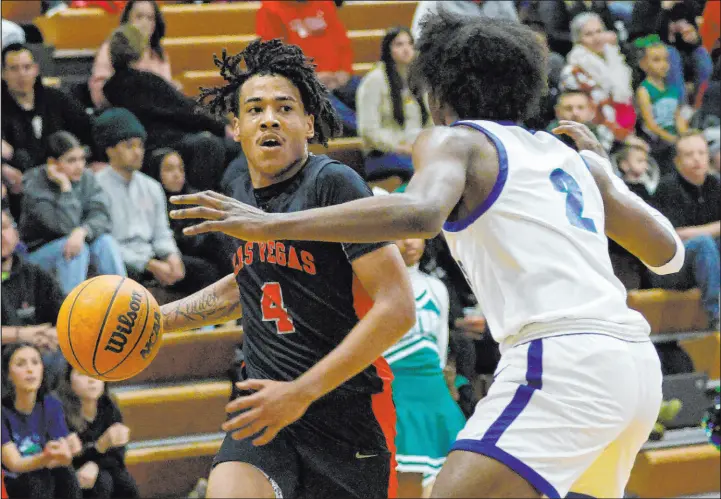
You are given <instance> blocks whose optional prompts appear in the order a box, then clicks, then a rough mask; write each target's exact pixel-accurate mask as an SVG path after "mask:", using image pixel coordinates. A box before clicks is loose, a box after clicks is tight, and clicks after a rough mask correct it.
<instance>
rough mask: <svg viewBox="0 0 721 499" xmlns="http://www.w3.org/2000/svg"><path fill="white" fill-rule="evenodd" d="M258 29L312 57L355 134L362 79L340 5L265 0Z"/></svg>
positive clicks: (350, 132)
mask: <svg viewBox="0 0 721 499" xmlns="http://www.w3.org/2000/svg"><path fill="white" fill-rule="evenodd" d="M255 32H256V34H257V35H258V36H259V37H261V38H262V39H263V40H272V39H273V38H281V39H282V40H283V41H284V42H286V43H289V44H292V45H298V46H299V47H300V48H301V49H302V50H303V53H305V55H306V56H308V57H311V58H313V60H314V62H315V64H316V71H317V72H318V78H319V79H320V81H321V82H323V84H324V85H325V86H326V87H327V88H328V90H330V92H331V94H330V96H329V97H330V100H331V104H333V107H334V108H335V109H336V111H337V112H338V114H339V115H340V117H341V119H342V120H343V133H344V135H346V136H354V135H355V134H356V131H357V130H358V126H357V124H356V110H355V109H354V106H355V103H356V99H355V94H356V89H357V88H358V84H359V83H360V79H359V78H358V77H357V76H354V75H353V48H352V47H351V43H350V39H349V38H348V33H347V32H346V29H345V26H343V23H342V22H341V20H340V18H339V17H338V11H337V7H336V6H335V5H334V4H333V3H332V2H324V1H317V0H307V1H304V0H301V1H284V2H277V1H275V0H262V1H261V2H260V8H259V9H258V13H257V14H256V19H255ZM193 185H195V186H196V187H198V188H200V186H199V185H197V184H196V183H193Z"/></svg>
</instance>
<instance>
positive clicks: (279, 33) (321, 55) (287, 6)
mask: <svg viewBox="0 0 721 499" xmlns="http://www.w3.org/2000/svg"><path fill="white" fill-rule="evenodd" d="M255 32H256V33H257V34H258V36H260V37H261V38H262V39H263V40H272V39H273V38H282V39H283V41H284V42H286V43H289V44H293V45H298V46H299V47H300V48H301V49H302V50H303V53H305V55H306V56H308V57H312V58H313V59H314V60H315V64H316V65H317V68H316V70H317V71H318V72H324V71H329V72H336V71H346V72H348V73H351V72H352V70H353V49H352V48H351V44H350V40H349V39H348V34H347V33H346V29H345V26H343V23H341V21H340V19H339V18H338V12H337V11H336V6H335V3H333V2H323V1H312V0H311V1H308V2H287V1H286V2H278V1H273V0H270V1H268V0H264V1H262V2H261V4H260V8H259V9H258V14H257V15H256V18H255Z"/></svg>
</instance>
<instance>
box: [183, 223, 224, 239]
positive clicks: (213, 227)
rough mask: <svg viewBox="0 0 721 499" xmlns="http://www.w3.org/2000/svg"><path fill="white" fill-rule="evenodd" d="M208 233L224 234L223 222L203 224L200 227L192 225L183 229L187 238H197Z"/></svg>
mask: <svg viewBox="0 0 721 499" xmlns="http://www.w3.org/2000/svg"><path fill="white" fill-rule="evenodd" d="M207 232H223V221H222V220H218V221H217V222H216V221H213V222H201V223H199V224H198V225H192V226H190V227H186V228H185V229H183V234H185V235H186V236H197V235H198V234H205V233H207Z"/></svg>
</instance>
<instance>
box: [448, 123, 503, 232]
mask: <svg viewBox="0 0 721 499" xmlns="http://www.w3.org/2000/svg"><path fill="white" fill-rule="evenodd" d="M460 125H463V126H468V127H471V128H474V129H476V130H478V131H479V132H481V133H483V134H484V135H485V136H486V137H488V138H489V139H491V141H492V142H493V145H494V146H496V151H498V178H497V179H496V183H495V184H493V188H492V189H491V192H490V194H489V195H488V197H487V198H486V199H485V200H484V201H483V202H482V203H481V204H480V205H478V206H477V207H476V208H475V209H474V210H473V211H472V212H471V214H470V215H468V216H467V217H466V218H464V219H462V220H456V221H455V222H445V223H444V224H443V230H445V231H448V232H460V231H462V230H463V229H465V228H466V227H468V226H469V225H471V224H472V223H473V222H475V221H476V220H478V218H480V216H481V215H483V214H484V213H485V212H487V211H488V210H489V209H490V208H491V206H493V203H495V202H496V200H497V199H498V197H499V196H500V195H501V192H502V191H503V187H504V186H505V185H506V180H507V179H508V153H507V152H506V148H505V147H504V146H503V143H502V142H501V140H500V139H499V138H498V137H496V136H495V135H494V134H493V133H491V132H490V131H488V130H486V129H485V128H483V127H482V126H480V125H478V124H477V123H472V122H470V121H457V122H455V123H453V124H452V125H451V126H460Z"/></svg>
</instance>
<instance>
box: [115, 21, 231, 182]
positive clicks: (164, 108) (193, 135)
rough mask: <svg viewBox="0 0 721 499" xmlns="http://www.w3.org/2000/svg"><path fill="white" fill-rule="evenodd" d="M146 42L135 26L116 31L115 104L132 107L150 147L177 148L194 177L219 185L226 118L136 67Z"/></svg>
mask: <svg viewBox="0 0 721 499" xmlns="http://www.w3.org/2000/svg"><path fill="white" fill-rule="evenodd" d="M143 43H144V41H143V37H142V34H141V33H140V31H139V30H138V29H137V28H135V27H134V26H132V25H129V24H125V25H123V26H121V27H119V28H117V29H116V30H115V31H114V32H113V35H112V36H111V37H110V57H111V60H112V63H113V68H114V69H115V73H114V74H113V76H112V77H110V79H109V80H108V81H107V82H106V83H105V87H104V90H105V96H106V97H107V99H108V100H109V101H110V103H111V104H112V105H113V106H116V107H122V108H125V109H127V110H129V111H130V112H131V113H133V114H134V115H135V116H136V117H137V119H138V120H140V123H142V124H143V127H144V128H145V130H146V131H147V133H148V136H147V140H146V142H145V147H146V149H147V150H148V151H153V150H155V149H157V148H159V147H172V148H173V149H176V150H177V151H179V152H180V154H181V155H182V157H183V161H184V162H185V164H186V165H187V169H188V172H187V175H188V179H189V181H190V182H191V183H192V184H193V185H194V186H196V187H197V188H198V189H201V190H206V189H210V190H213V189H216V188H217V187H218V185H219V183H220V179H221V178H222V175H223V170H224V168H225V159H226V149H225V147H226V145H225V142H224V140H223V138H224V137H225V134H226V123H225V122H224V121H223V120H222V119H220V118H217V117H215V116H212V115H210V114H208V113H207V112H205V111H204V110H203V109H202V108H201V106H199V105H198V104H197V103H196V102H195V101H194V100H193V99H191V98H189V97H186V96H185V95H183V94H182V93H181V92H180V91H178V90H177V89H175V88H173V86H172V85H170V84H169V83H168V82H167V81H166V80H164V79H163V78H161V77H159V76H158V75H155V74H153V73H150V72H147V71H138V70H136V69H134V65H135V63H136V62H137V61H138V60H139V59H140V57H141V54H142V51H143ZM231 142H232V141H231ZM233 144H234V142H233ZM146 167H147V165H146Z"/></svg>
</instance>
